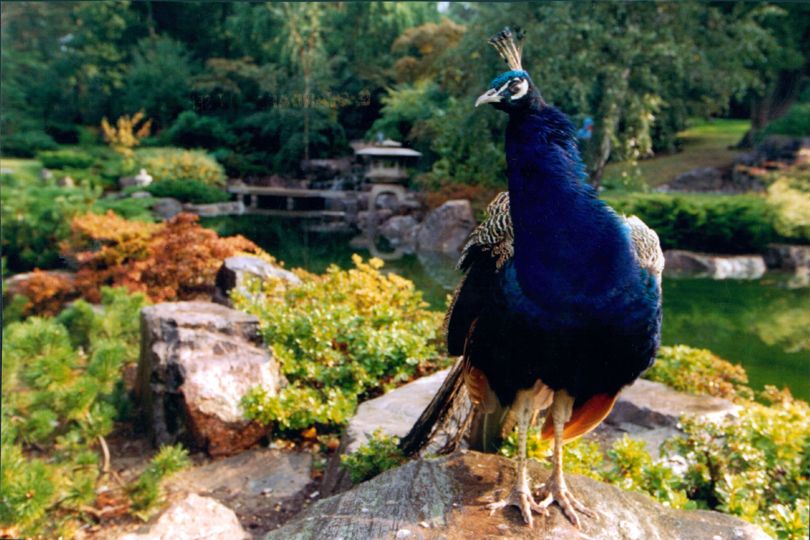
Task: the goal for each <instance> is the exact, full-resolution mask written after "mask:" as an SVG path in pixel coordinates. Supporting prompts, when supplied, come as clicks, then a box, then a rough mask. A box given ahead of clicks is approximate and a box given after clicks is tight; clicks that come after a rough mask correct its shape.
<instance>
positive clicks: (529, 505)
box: [487, 486, 547, 527]
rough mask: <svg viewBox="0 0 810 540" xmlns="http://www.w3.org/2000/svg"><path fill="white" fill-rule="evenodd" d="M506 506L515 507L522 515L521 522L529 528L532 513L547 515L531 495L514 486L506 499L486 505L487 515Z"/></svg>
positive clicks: (531, 521) (544, 509) (543, 507)
mask: <svg viewBox="0 0 810 540" xmlns="http://www.w3.org/2000/svg"><path fill="white" fill-rule="evenodd" d="M507 506H517V507H518V509H519V510H520V513H521V514H522V515H523V521H524V522H525V523H526V525H528V526H529V527H531V526H532V523H533V519H532V512H537V513H538V514H542V515H545V514H546V513H547V510H546V508H545V506H541V505H539V504H537V503H536V502H535V500H534V498H532V494H531V493H529V491H528V490H526V489H521V488H520V487H518V486H515V487H514V488H513V489H512V492H511V493H510V494H509V496H508V497H506V498H505V499H501V500H500V501H496V502H493V503H490V504H488V505H487V508H489V513H490V515H492V514H494V513H495V511H496V510H500V509H501V508H505V507H507Z"/></svg>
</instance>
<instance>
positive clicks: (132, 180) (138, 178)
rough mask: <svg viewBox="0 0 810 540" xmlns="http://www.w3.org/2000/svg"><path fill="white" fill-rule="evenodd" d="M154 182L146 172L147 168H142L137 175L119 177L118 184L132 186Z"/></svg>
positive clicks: (122, 186) (126, 186) (143, 185)
mask: <svg viewBox="0 0 810 540" xmlns="http://www.w3.org/2000/svg"><path fill="white" fill-rule="evenodd" d="M151 183H152V177H151V176H150V175H149V173H147V172H146V169H141V170H140V171H138V174H136V175H135V176H122V177H121V178H119V179H118V185H119V186H120V187H121V188H122V189H123V188H128V187H131V186H138V187H146V186H148V185H149V184H151Z"/></svg>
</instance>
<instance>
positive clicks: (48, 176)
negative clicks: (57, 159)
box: [3, 168, 53, 181]
mask: <svg viewBox="0 0 810 540" xmlns="http://www.w3.org/2000/svg"><path fill="white" fill-rule="evenodd" d="M12 173H13V171H11V170H7V169H3V174H12ZM39 177H40V178H41V179H42V180H45V181H48V180H53V172H52V171H51V170H50V169H46V168H43V169H42V170H41V171H39Z"/></svg>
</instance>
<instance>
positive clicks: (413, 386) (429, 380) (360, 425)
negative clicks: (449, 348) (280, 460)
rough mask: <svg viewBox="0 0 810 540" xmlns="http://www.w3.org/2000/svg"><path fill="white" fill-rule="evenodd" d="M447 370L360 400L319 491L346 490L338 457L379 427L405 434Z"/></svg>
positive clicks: (348, 484) (345, 475)
mask: <svg viewBox="0 0 810 540" xmlns="http://www.w3.org/2000/svg"><path fill="white" fill-rule="evenodd" d="M448 371H449V370H447V369H445V370H442V371H438V372H436V373H434V374H433V375H428V376H427V377H422V378H420V379H417V380H415V381H413V382H411V383H408V384H406V385H404V386H400V387H399V388H396V389H394V390H391V391H390V392H387V393H385V394H383V395H382V396H380V397H377V398H374V399H370V400H368V401H364V402H363V403H361V404H360V406H359V407H357V412H355V413H354V416H353V417H352V418H351V420H349V424H348V425H347V426H346V429H345V431H344V433H343V437H342V438H341V441H340V449H339V450H338V451H337V452H335V454H333V455H332V457H331V458H330V460H329V463H328V465H327V468H326V471H325V473H324V478H323V483H322V484H321V491H322V492H323V493H324V494H332V493H338V492H341V491H345V490H346V489H349V488H350V487H351V486H352V482H351V480H350V479H349V475H348V473H347V472H346V471H345V470H344V469H343V468H342V467H341V466H340V456H341V455H343V454H349V453H351V452H354V451H356V450H357V449H358V448H359V447H360V446H362V445H363V444H364V443H365V442H366V440H368V437H367V435H371V434H372V433H374V431H376V430H378V429H380V430H382V432H383V433H384V434H386V435H396V436H397V437H402V436H404V435H405V434H406V433H408V431H409V430H410V429H411V427H412V426H413V424H414V422H416V419H417V418H419V415H420V414H422V411H423V410H424V409H425V407H427V405H428V403H430V400H431V399H433V396H435V395H436V391H437V390H438V389H439V387H440V386H441V384H442V381H444V378H445V377H447V372H448Z"/></svg>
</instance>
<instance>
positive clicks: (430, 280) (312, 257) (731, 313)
mask: <svg viewBox="0 0 810 540" xmlns="http://www.w3.org/2000/svg"><path fill="white" fill-rule="evenodd" d="M204 224H205V225H207V226H211V227H213V228H215V229H217V230H218V231H219V232H220V233H221V234H237V233H239V234H243V235H245V236H247V237H248V238H250V239H251V240H253V241H254V242H256V243H257V244H259V245H261V246H262V248H264V249H265V250H267V251H268V252H270V253H272V254H273V255H274V256H275V257H277V258H278V259H280V260H283V261H285V264H286V266H287V267H288V268H295V267H302V268H305V269H307V270H310V271H312V272H318V273H320V272H323V271H324V270H325V269H326V268H327V267H328V266H329V265H330V264H337V265H338V266H340V267H342V268H349V267H351V265H352V263H351V255H352V253H355V252H357V253H359V254H360V255H363V256H364V257H368V256H369V254H368V252H367V251H364V250H358V249H352V248H351V247H350V246H349V240H350V239H351V237H352V235H340V234H319V233H313V232H307V231H305V230H304V229H303V228H301V227H300V226H298V225H296V224H295V222H291V221H289V220H273V221H268V219H267V218H265V217H259V216H242V217H240V218H238V219H234V218H211V219H207V220H204ZM454 265H455V261H454V260H453V259H450V258H449V257H443V256H440V255H424V254H422V255H419V256H416V255H406V256H404V257H402V258H400V259H397V260H393V261H387V262H386V265H385V269H387V270H388V271H391V272H396V273H397V274H400V275H402V276H404V277H406V278H408V279H410V280H412V281H413V282H414V284H415V285H416V287H417V288H418V289H419V290H420V291H422V294H423V296H424V298H425V300H426V301H427V302H428V303H429V304H430V305H431V306H432V307H433V308H434V309H437V310H442V311H443V310H444V309H445V307H446V300H447V295H448V294H450V293H451V292H452V290H453V288H454V286H455V284H456V283H457V281H458V279H459V278H460V273H458V272H457V271H456V270H455V268H454ZM663 343H664V344H665V345H674V344H678V343H682V344H686V345H691V346H693V347H702V348H706V349H710V350H712V351H713V352H715V353H716V354H718V355H719V356H721V357H723V358H725V359H727V360H729V361H732V362H735V363H740V364H742V365H743V367H745V369H746V371H747V372H748V375H749V379H750V383H751V385H752V386H753V387H754V388H757V389H759V388H762V387H763V386H764V385H766V384H773V385H776V386H779V387H782V386H788V387H789V388H790V389H791V391H792V392H793V394H794V395H796V396H797V397H801V398H803V399H807V400H810V289H808V288H791V287H790V286H789V279H788V276H781V275H778V274H767V275H766V276H765V277H764V278H762V279H760V280H755V281H737V280H722V281H716V280H710V279H684V278H679V279H665V280H664V329H663Z"/></svg>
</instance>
